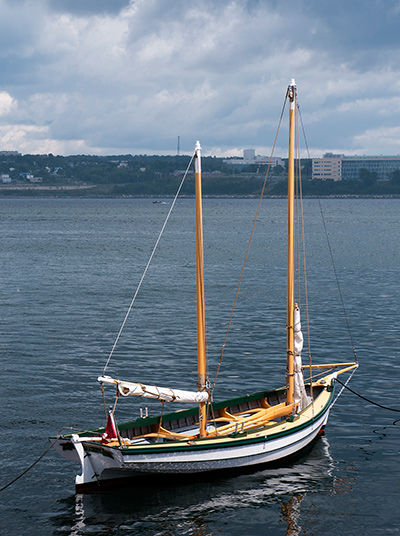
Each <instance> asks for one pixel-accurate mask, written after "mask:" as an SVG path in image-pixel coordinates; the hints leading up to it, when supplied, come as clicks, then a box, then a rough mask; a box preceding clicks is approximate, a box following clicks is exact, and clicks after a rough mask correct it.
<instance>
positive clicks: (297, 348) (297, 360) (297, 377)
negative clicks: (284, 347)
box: [294, 305, 310, 411]
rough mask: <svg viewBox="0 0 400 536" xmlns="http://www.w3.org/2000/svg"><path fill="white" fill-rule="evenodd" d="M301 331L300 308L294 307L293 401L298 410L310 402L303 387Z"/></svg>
mask: <svg viewBox="0 0 400 536" xmlns="http://www.w3.org/2000/svg"><path fill="white" fill-rule="evenodd" d="M303 341H304V339H303V333H302V331H301V321H300V309H299V308H298V307H297V305H296V307H295V309H294V402H295V403H298V404H299V406H298V411H301V410H302V409H304V408H305V407H306V406H308V404H309V403H310V400H309V398H308V396H307V393H306V389H305V387H304V377H303V372H302V370H301V352H302V350H303Z"/></svg>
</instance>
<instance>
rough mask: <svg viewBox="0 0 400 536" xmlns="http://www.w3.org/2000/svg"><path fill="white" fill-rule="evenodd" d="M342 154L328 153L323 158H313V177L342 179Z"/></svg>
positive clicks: (333, 179)
mask: <svg viewBox="0 0 400 536" xmlns="http://www.w3.org/2000/svg"><path fill="white" fill-rule="evenodd" d="M342 158H343V155H342V154H331V153H327V154H325V155H324V157H323V158H313V159H312V178H313V179H321V180H332V181H340V180H342Z"/></svg>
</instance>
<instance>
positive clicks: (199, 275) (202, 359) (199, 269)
mask: <svg viewBox="0 0 400 536" xmlns="http://www.w3.org/2000/svg"><path fill="white" fill-rule="evenodd" d="M194 170H195V177H196V179H195V181H196V290H197V373H198V384H197V386H198V390H199V391H205V390H206V378H207V358H206V314H205V304H204V262H203V214H202V202H201V147H200V142H197V143H196V147H195V153H194ZM199 420H200V437H204V436H205V435H206V428H207V405H206V402H200V404H199Z"/></svg>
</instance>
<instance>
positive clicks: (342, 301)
mask: <svg viewBox="0 0 400 536" xmlns="http://www.w3.org/2000/svg"><path fill="white" fill-rule="evenodd" d="M298 110H299V117H300V122H301V128H302V131H303V136H304V142H305V144H306V147H307V154H308V158H310V150H309V148H308V143H307V137H306V133H305V130H304V125H303V118H302V116H301V112H300V107H298ZM318 206H319V211H320V214H321V219H322V224H323V227H324V232H325V237H326V241H327V244H328V250H329V255H330V258H331V263H332V269H333V273H334V275H335V280H336V286H337V289H338V293H339V298H340V302H341V305H342V309H343V316H344V319H345V324H346V329H347V333H348V335H349V339H350V345H351V349H352V352H353V356H354V360H355V362H356V363H358V358H357V352H356V348H355V346H354V341H353V335H352V333H351V328H350V322H349V317H348V315H347V310H346V307H345V305H344V299H343V294H342V289H341V286H340V282H339V277H338V275H337V271H336V264H335V259H334V256H333V250H332V247H331V243H330V240H329V234H328V229H327V227H326V222H325V217H324V213H323V210H322V204H321V199H320V198H318Z"/></svg>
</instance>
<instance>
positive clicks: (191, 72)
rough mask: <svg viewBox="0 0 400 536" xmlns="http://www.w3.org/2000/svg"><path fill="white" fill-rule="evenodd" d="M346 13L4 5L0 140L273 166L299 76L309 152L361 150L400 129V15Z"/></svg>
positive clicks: (245, 4)
mask: <svg viewBox="0 0 400 536" xmlns="http://www.w3.org/2000/svg"><path fill="white" fill-rule="evenodd" d="M341 3H342V0H340V2H339V4H337V5H336V3H335V5H334V4H332V3H331V2H327V0H319V1H317V0H314V1H308V2H306V1H299V2H295V3H292V5H291V10H292V15H293V16H292V17H288V16H287V9H286V5H285V4H282V3H280V2H275V1H272V0H270V1H265V2H257V1H253V0H248V1H239V0H231V1H229V2H218V1H216V0H214V1H212V0H199V1H198V2H196V3H194V4H193V3H188V2H185V1H183V0H177V1H176V2H173V3H172V2H169V1H166V0H146V1H144V0H135V1H131V2H128V1H119V2H105V1H100V2H94V1H93V2H92V1H88V2H78V1H73V0H64V1H63V0H53V1H51V0H47V1H46V0H40V1H38V2H35V3H32V2H25V1H19V2H16V3H15V2H13V3H11V2H4V0H3V2H1V0H0V45H2V46H0V68H1V69H2V73H3V77H2V79H3V87H0V91H1V90H3V91H4V92H5V93H6V94H7V95H8V98H9V99H12V102H13V103H14V104H13V105H12V106H11V105H6V104H4V106H6V109H7V112H6V114H7V117H5V116H4V114H2V113H1V109H2V108H1V107H2V106H3V104H1V103H2V102H3V100H1V99H2V97H1V98H0V127H1V129H2V131H3V132H4V129H5V128H6V126H9V127H10V128H11V131H12V132H14V137H11V138H10V139H14V140H15V143H16V144H18V143H19V145H18V146H16V147H14V148H15V149H19V150H21V147H29V146H30V147H31V148H32V149H34V148H35V147H40V148H42V150H43V151H44V152H54V147H56V148H57V147H58V148H59V150H60V151H69V150H72V151H75V149H74V148H75V147H77V148H78V149H80V150H86V149H87V150H88V151H92V152H96V153H103V154H110V153H111V152H119V153H122V152H133V153H135V152H148V153H151V152H161V153H162V152H167V151H173V150H175V148H176V139H177V136H178V135H180V136H181V146H182V147H183V150H186V151H191V150H192V146H193V143H194V141H195V140H196V139H197V138H200V139H201V140H202V145H203V146H204V147H205V150H206V152H207V150H212V151H215V153H218V154H221V155H222V154H232V151H234V150H236V148H241V147H250V146H253V147H260V148H261V149H262V148H263V147H264V148H265V151H264V152H266V151H267V150H268V148H269V147H270V145H271V143H272V140H273V136H274V132H275V127H276V124H277V120H278V117H279V113H280V108H281V105H282V100H283V96H284V93H285V89H286V85H287V83H288V81H289V80H290V79H291V78H292V77H293V76H294V77H296V79H297V81H298V85H299V98H300V104H301V110H302V115H303V120H304V123H305V126H306V128H307V129H308V139H309V143H310V145H311V148H312V151H314V152H315V153H318V154H319V153H320V152H321V151H324V150H332V148H333V147H335V148H339V149H340V150H341V152H347V151H351V150H354V151H355V150H358V149H360V143H361V140H362V139H363V138H362V136H363V134H364V133H367V132H369V131H371V130H373V129H379V128H385V129H390V128H395V127H396V122H398V117H397V115H396V113H397V111H398V106H399V102H398V97H397V95H398V94H399V89H400V88H399V85H400V83H399V80H400V76H399V74H400V73H399V71H400V69H399V66H398V65H397V62H396V61H395V58H396V57H397V56H398V52H399V51H398V48H399V45H398V38H397V27H398V23H399V19H400V12H399V11H398V10H397V2H394V1H393V2H392V0H387V1H385V3H384V6H383V4H382V3H381V2H379V1H377V2H373V3H368V5H366V4H365V3H364V2H359V1H358V0H355V1H354V2H351V3H350V4H349V5H347V4H346V17H343V12H342V11H341V7H340V6H341ZM343 6H344V3H343ZM343 6H342V7H343ZM362 6H363V9H362V10H360V8H361V7H362ZM383 7H385V9H384V10H383ZM396 10H397V11H396ZM378 14H379V15H380V21H382V25H381V26H382V27H381V26H379V25H374V24H373V21H375V20H376V17H377V16H378ZM371 21H372V22H371ZM378 26H379V27H378ZM377 51H379V53H378V52H377ZM387 52H390V54H389V53H387ZM368 57H369V58H370V59H369V62H368V61H367V58H368ZM4 98H5V97H4ZM5 99H6V98H5ZM6 100H7V99H6ZM6 100H4V103H6ZM8 102H9V101H8ZM16 103H17V104H16ZM388 103H391V105H390V104H388ZM7 106H8V108H7ZM390 106H391V109H392V111H393V113H392V114H390V113H388V111H389V110H390ZM21 125H25V126H30V127H32V128H31V129H25V130H24V129H23V128H22V127H21ZM14 127H15V129H16V130H15V131H14V130H13V129H14ZM18 128H20V130H19V131H18ZM21 129H22V130H21ZM16 132H20V134H19V135H17V134H15V133H16ZM283 136H284V139H282V142H279V145H282V146H284V145H285V142H286V138H285V137H286V131H285V129H284V128H283ZM18 140H19V141H18ZM46 140H47V141H46ZM388 141H389V140H388ZM7 143H8V142H7ZM46 143H48V147H49V149H48V150H46ZM29 144H30V145H29ZM50 147H51V149H50ZM391 147H393V149H391ZM394 148H395V144H392V146H390V145H389V146H388V148H387V150H394ZM371 150H373V147H372V146H371ZM282 151H283V150H282Z"/></svg>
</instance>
